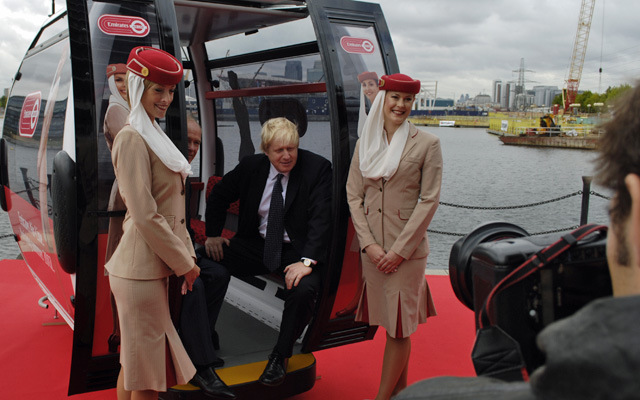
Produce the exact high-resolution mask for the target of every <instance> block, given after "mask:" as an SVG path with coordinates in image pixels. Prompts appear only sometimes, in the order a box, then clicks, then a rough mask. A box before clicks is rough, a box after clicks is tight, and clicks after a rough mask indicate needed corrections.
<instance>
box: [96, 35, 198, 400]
mask: <svg viewBox="0 0 640 400" xmlns="http://www.w3.org/2000/svg"><path fill="white" fill-rule="evenodd" d="M127 69H128V74H127V80H128V93H129V101H130V103H131V113H130V115H129V125H127V126H125V127H124V128H122V130H120V132H118V134H117V135H116V137H115V139H114V141H113V147H112V151H111V160H112V162H113V167H114V170H115V174H116V179H117V180H118V186H119V191H120V194H121V196H122V199H123V201H124V203H125V205H126V208H127V212H126V214H125V218H124V224H123V234H122V239H121V241H120V244H119V245H118V247H116V249H115V251H114V253H113V255H112V256H111V258H110V259H109V261H108V262H107V263H106V264H105V268H106V270H107V271H108V272H109V284H110V286H111V290H112V292H113V295H114V297H115V300H116V304H117V306H118V318H119V323H120V331H121V335H122V337H121V350H120V365H121V369H120V374H119V375H118V383H117V395H118V399H119V400H123V399H134V400H137V399H157V398H158V392H163V391H166V390H167V388H168V387H170V386H173V385H174V384H176V383H178V384H185V383H187V382H189V380H190V379H191V378H192V377H193V376H194V374H195V372H196V369H195V367H194V366H193V364H192V362H191V360H190V359H189V356H188V355H187V353H186V351H185V349H184V347H183V345H182V342H181V341H180V338H179V336H178V332H177V331H176V329H175V327H174V326H173V323H172V321H171V315H170V311H169V302H168V298H167V286H168V277H169V275H171V274H175V275H178V276H184V278H185V280H184V283H183V285H182V292H183V294H184V293H186V292H187V291H188V290H190V289H191V287H192V285H193V282H194V281H195V279H196V278H197V277H198V275H199V273H200V268H199V267H198V266H197V265H196V262H195V261H196V258H195V252H194V250H193V245H192V244H191V240H190V238H189V234H188V233H187V229H186V225H185V200H184V195H185V193H184V182H185V179H186V177H187V176H188V175H189V174H191V167H190V166H189V163H188V162H187V160H186V159H185V158H184V156H183V155H182V153H181V152H180V151H179V150H178V149H177V148H176V147H175V145H174V144H173V142H172V141H171V140H170V139H169V138H168V137H167V135H166V134H165V133H164V132H163V131H162V129H161V128H160V126H159V125H158V123H157V122H156V121H155V119H156V118H164V116H165V113H166V112H167V109H168V107H169V105H170V104H171V102H172V100H173V93H174V91H175V87H176V85H177V84H178V83H179V82H180V80H181V79H182V74H183V72H182V71H183V70H182V65H181V64H180V62H179V61H178V60H177V59H176V58H175V57H173V56H172V55H170V54H169V53H167V52H165V51H162V50H159V49H155V48H152V47H145V46H140V47H136V48H134V49H132V50H131V53H130V55H129V59H128V61H127Z"/></svg>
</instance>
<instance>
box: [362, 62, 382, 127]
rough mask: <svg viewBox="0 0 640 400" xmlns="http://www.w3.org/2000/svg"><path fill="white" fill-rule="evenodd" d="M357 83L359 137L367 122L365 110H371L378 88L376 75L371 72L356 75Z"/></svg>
mask: <svg viewBox="0 0 640 400" xmlns="http://www.w3.org/2000/svg"><path fill="white" fill-rule="evenodd" d="M358 82H360V111H359V113H358V137H360V135H361V134H362V129H363V127H364V122H365V121H366V120H367V110H368V109H370V108H371V105H372V104H373V101H374V100H375V99H376V96H377V95H378V92H379V91H380V88H379V87H378V74H376V73H375V72H372V71H364V72H363V73H361V74H360V75H358ZM365 98H366V99H367V100H365Z"/></svg>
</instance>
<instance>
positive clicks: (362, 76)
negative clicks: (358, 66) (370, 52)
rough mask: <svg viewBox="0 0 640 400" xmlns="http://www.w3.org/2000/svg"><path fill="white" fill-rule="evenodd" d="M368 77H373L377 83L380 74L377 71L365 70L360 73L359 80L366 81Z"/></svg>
mask: <svg viewBox="0 0 640 400" xmlns="http://www.w3.org/2000/svg"><path fill="white" fill-rule="evenodd" d="M367 79H372V80H374V81H376V83H377V82H378V74H376V73H375V72H371V71H364V72H363V73H361V74H360V75H358V82H360V83H362V82H364V81H366V80H367Z"/></svg>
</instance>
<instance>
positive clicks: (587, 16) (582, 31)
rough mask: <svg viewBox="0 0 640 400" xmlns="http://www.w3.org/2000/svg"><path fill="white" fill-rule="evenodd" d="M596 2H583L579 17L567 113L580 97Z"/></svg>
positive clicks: (566, 101)
mask: <svg viewBox="0 0 640 400" xmlns="http://www.w3.org/2000/svg"><path fill="white" fill-rule="evenodd" d="M595 4H596V0H582V6H581V7H580V16H579V17H578V31H577V32H576V41H575V42H574V44H573V52H572V53H571V64H570V65H569V78H568V79H567V88H566V94H564V93H563V94H564V96H563V97H564V110H565V111H567V110H568V109H569V107H570V105H571V104H573V103H574V102H575V100H576V96H577V95H578V86H579V85H580V77H581V76H582V66H583V64H584V55H585V53H586V52H587V42H588V41H589V31H590V30H591V18H592V17H593V8H594V6H595Z"/></svg>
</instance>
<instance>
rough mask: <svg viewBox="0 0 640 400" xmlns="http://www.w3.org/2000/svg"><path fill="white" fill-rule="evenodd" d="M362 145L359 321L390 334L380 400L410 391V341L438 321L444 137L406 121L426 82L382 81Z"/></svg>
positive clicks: (354, 180) (356, 215)
mask: <svg viewBox="0 0 640 400" xmlns="http://www.w3.org/2000/svg"><path fill="white" fill-rule="evenodd" d="M379 86H380V92H379V93H378V94H377V96H376V98H375V100H374V102H373V106H372V107H371V110H370V111H369V115H368V117H367V121H366V123H365V125H364V129H363V131H362V136H361V137H360V139H359V140H358V142H357V143H356V148H355V151H354V154H353V159H352V161H351V168H350V170H349V177H348V179H347V200H348V202H349V208H350V210H351V218H352V221H353V226H354V228H355V231H356V233H357V234H358V240H359V242H360V248H361V249H362V252H363V254H362V274H363V281H364V283H363V286H364V287H363V289H362V296H361V298H360V303H359V305H358V310H357V312H356V320H357V321H365V322H368V323H369V324H371V325H380V326H382V327H384V329H385V330H386V331H387V340H386V345H385V351H384V358H383V363H382V378H381V382H380V387H379V389H378V394H377V397H376V399H378V400H381V399H385V400H386V399H389V398H390V397H391V396H393V395H395V394H397V393H398V392H400V390H402V389H403V388H405V387H406V386H407V370H408V362H409V354H410V352H411V341H410V337H409V336H410V335H411V334H412V333H413V332H415V331H416V329H417V327H418V324H420V323H424V322H426V320H427V317H430V316H433V315H435V313H436V312H435V308H434V305H433V300H432V298H431V294H430V292H429V287H428V285H427V282H426V280H425V268H426V264H427V259H426V258H427V255H428V254H429V242H428V240H427V235H426V231H427V227H428V226H429V223H430V222H431V219H432V218H433V215H434V214H435V212H436V208H437V207H438V201H439V197H440V185H441V181H442V152H441V150H440V141H439V139H438V137H436V136H435V135H432V134H430V133H427V132H424V131H420V130H418V129H417V128H416V127H415V126H414V125H412V124H411V123H409V122H408V121H407V117H408V116H409V114H410V113H411V107H412V105H413V102H414V100H415V94H416V93H418V92H419V90H420V81H417V80H413V79H411V78H410V77H408V76H406V75H403V74H393V75H383V76H382V77H381V78H380V85H379Z"/></svg>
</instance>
